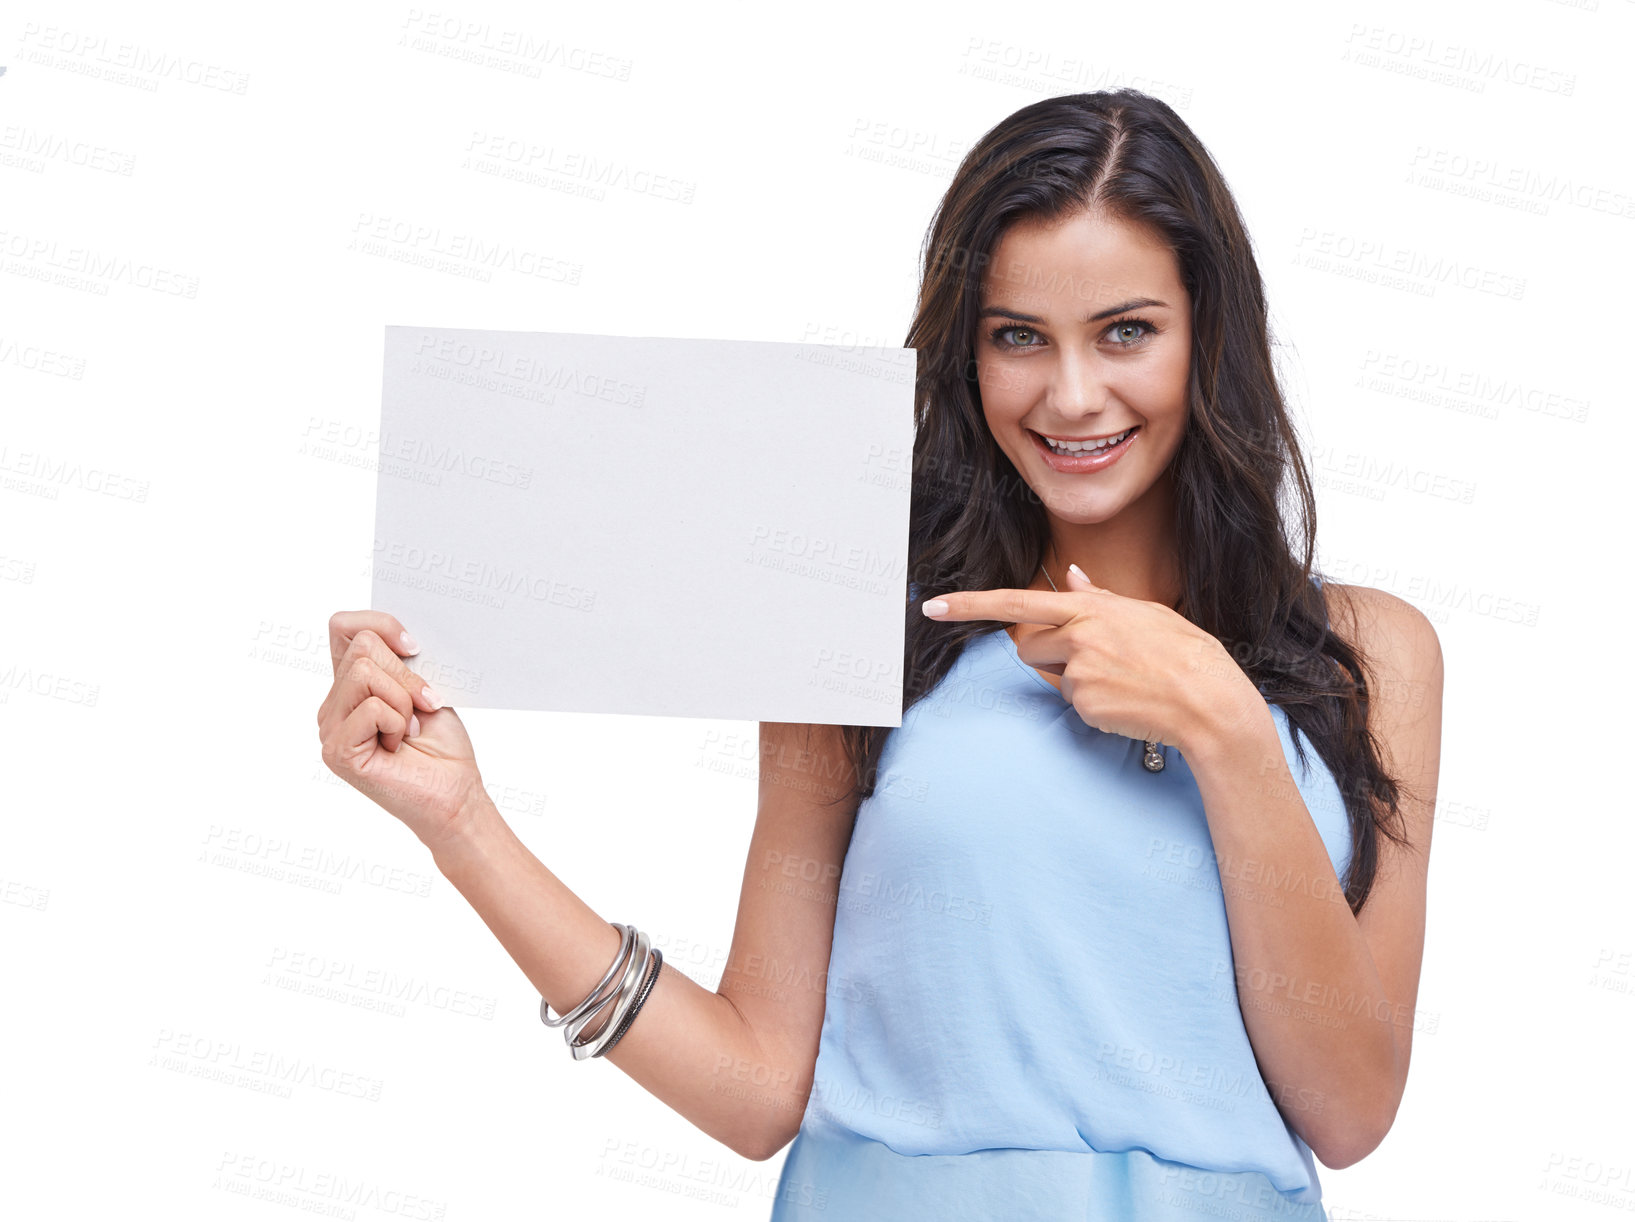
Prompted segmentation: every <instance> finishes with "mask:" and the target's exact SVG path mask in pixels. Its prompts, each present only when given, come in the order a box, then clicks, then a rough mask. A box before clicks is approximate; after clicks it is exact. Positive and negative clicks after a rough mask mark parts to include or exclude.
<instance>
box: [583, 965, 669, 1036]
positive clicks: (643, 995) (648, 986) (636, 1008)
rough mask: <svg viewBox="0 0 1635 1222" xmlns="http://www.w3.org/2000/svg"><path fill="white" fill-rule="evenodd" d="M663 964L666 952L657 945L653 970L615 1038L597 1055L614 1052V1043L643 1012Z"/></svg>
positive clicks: (627, 1011) (637, 992)
mask: <svg viewBox="0 0 1635 1222" xmlns="http://www.w3.org/2000/svg"><path fill="white" fill-rule="evenodd" d="M663 966H664V952H663V951H662V950H659V949H657V948H656V947H655V948H654V950H653V970H652V971H650V972H648V973H647V978H646V979H645V980H643V981H642V987H641V988H640V989H638V990H636V1000H635V1001H633V1002H631V1003H630V1009H628V1010H626V1011H625V1016H624V1017H623V1018H622V1019H620V1020H619V1029H618V1030H617V1031H615V1032H614V1033H613V1038H612V1039H610V1040H609V1041H608V1042H607V1047H605V1048H603V1049H602V1051H600V1052H598V1053H597V1054H596V1055H597V1056H599V1057H605V1056H606V1055H607V1054H608V1053H610V1052H612V1051H613V1045H615V1044H617V1043H618V1042H619V1041H620V1040H622V1039H623V1038H624V1033H625V1032H626V1031H628V1030H630V1024H631V1023H633V1022H635V1021H636V1015H638V1014H640V1013H641V1008H642V1003H643V1002H644V1001H646V1000H647V995H648V994H649V993H651V992H652V991H653V982H654V981H655V980H657V979H658V978H659V968H661V967H663Z"/></svg>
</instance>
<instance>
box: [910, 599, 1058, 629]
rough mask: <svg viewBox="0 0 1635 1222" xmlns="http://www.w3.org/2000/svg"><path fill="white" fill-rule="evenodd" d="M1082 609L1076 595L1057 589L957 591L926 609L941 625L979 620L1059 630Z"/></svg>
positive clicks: (928, 604)
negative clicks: (942, 623) (1053, 627)
mask: <svg viewBox="0 0 1635 1222" xmlns="http://www.w3.org/2000/svg"><path fill="white" fill-rule="evenodd" d="M939 603H940V604H942V606H941V607H940V608H939V606H938V604H939ZM1081 606H1082V604H1077V603H1076V602H1075V599H1074V596H1073V595H1071V594H1062V593H1058V592H1057V591H1054V590H955V591H953V592H952V593H950V594H940V595H938V596H937V597H936V598H933V599H928V600H927V601H926V602H925V604H924V606H923V608H922V609H923V610H924V611H925V614H926V616H927V617H928V618H930V619H934V620H937V621H938V622H939V623H940V622H943V621H954V620H973V619H975V620H1000V621H1002V622H1004V623H1007V624H1051V625H1055V626H1057V627H1059V626H1060V625H1062V624H1065V623H1067V621H1068V620H1070V619H1072V618H1073V616H1074V615H1076V614H1077V613H1078V611H1079V609H1080V607H1081Z"/></svg>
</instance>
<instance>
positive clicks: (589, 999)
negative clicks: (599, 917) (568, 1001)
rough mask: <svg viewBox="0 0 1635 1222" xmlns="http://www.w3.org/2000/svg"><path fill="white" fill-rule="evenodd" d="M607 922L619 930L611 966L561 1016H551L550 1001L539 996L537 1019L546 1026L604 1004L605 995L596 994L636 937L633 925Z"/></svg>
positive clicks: (563, 1023)
mask: <svg viewBox="0 0 1635 1222" xmlns="http://www.w3.org/2000/svg"><path fill="white" fill-rule="evenodd" d="M608 924H610V925H612V926H613V928H615V929H617V930H618V931H619V953H618V954H616V955H614V956H613V966H612V967H610V968H608V969H607V974H606V975H604V976H603V977H602V978H601V980H599V981H598V982H597V984H596V987H595V988H594V989H592V990H591V991H590V992H589V993H587V994H585V999H584V1000H583V1001H581V1002H580V1003H579V1004H578V1005H576V1006H575V1007H574V1008H573V1009H571V1010H569V1011H568V1012H567V1013H566V1014H564V1015H563V1016H562V1017H561V1018H552V1017H551V1006H550V1003H549V1002H547V1001H546V1000H545V998H544V997H541V998H540V999H539V1021H540V1022H542V1023H544V1024H545V1025H546V1026H547V1027H553V1028H554V1027H563V1026H566V1025H567V1024H569V1023H571V1022H573V1021H574V1020H575V1019H578V1018H582V1017H584V1015H585V1014H587V1013H589V1012H591V1011H593V1010H599V1009H601V1007H602V1006H603V1005H604V1004H606V1002H607V997H599V996H598V994H600V993H601V992H602V990H603V989H605V988H607V986H608V983H609V982H610V981H611V980H612V979H613V978H614V976H616V975H617V974H618V971H619V967H620V965H621V964H623V963H624V962H625V956H626V955H628V954H629V953H630V947H631V943H632V942H634V941H635V938H636V927H635V926H634V925H620V924H618V923H617V922H615V921H609V922H608ZM609 996H611V994H609Z"/></svg>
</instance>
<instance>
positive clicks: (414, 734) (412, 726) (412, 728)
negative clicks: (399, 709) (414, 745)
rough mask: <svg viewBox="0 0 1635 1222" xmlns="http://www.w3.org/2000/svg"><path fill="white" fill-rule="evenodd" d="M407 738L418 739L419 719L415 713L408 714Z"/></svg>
mask: <svg viewBox="0 0 1635 1222" xmlns="http://www.w3.org/2000/svg"><path fill="white" fill-rule="evenodd" d="M409 737H410V738H419V737H420V718H419V716H418V715H417V714H415V713H410V714H409Z"/></svg>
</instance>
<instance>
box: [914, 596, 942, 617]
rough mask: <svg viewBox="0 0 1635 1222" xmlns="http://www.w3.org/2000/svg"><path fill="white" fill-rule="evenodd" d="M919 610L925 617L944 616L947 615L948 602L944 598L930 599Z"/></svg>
mask: <svg viewBox="0 0 1635 1222" xmlns="http://www.w3.org/2000/svg"><path fill="white" fill-rule="evenodd" d="M920 610H922V611H924V612H925V613H926V614H927V615H946V614H947V613H948V600H947V599H946V598H933V599H930V600H929V601H927V602H926V603H925V604H924V605H923V606H922V607H921V608H920Z"/></svg>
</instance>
